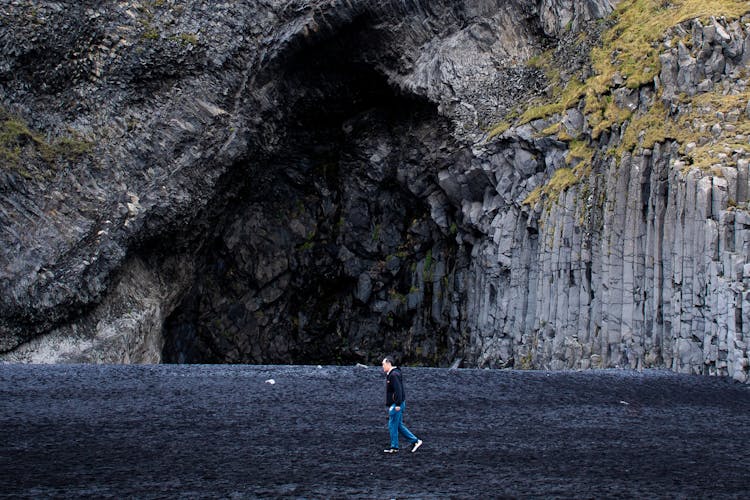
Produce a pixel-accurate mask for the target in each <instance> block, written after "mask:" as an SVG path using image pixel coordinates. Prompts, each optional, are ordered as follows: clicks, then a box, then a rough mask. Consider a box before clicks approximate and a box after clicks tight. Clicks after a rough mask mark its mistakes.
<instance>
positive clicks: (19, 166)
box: [0, 107, 92, 178]
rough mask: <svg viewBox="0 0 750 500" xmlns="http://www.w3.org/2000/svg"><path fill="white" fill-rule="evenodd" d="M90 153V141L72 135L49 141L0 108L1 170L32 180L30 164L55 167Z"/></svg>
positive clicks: (21, 120) (18, 118) (20, 119)
mask: <svg viewBox="0 0 750 500" xmlns="http://www.w3.org/2000/svg"><path fill="white" fill-rule="evenodd" d="M91 150H92V144H91V143H90V142H88V141H85V140H82V139H80V138H78V137H74V136H73V135H68V136H62V137H60V138H58V139H56V140H55V141H54V142H49V141H48V140H46V139H45V138H44V137H43V136H42V134H40V133H39V132H37V131H35V130H32V129H31V127H29V125H28V124H27V123H26V122H25V121H24V120H23V119H22V118H20V117H18V116H16V115H14V114H12V113H10V112H9V111H7V110H6V109H4V108H2V107H0V168H5V169H9V170H15V171H17V172H18V173H20V174H21V175H23V176H24V177H27V178H32V177H33V175H32V174H31V172H30V170H29V165H31V164H34V163H38V162H41V163H43V164H46V165H48V166H52V165H54V164H55V163H56V162H57V161H59V160H68V161H75V160H77V159H79V158H80V157H81V156H83V155H86V154H89V153H90V152H91Z"/></svg>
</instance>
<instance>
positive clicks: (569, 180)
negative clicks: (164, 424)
mask: <svg viewBox="0 0 750 500" xmlns="http://www.w3.org/2000/svg"><path fill="white" fill-rule="evenodd" d="M665 8H667V9H668V8H671V7H669V6H668V7H665ZM612 9H613V5H612V4H611V3H609V2H608V1H600V0H562V1H558V0H555V1H549V0H542V1H531V0H515V1H508V2H506V1H500V0H496V1H489V0H482V1H477V0H474V1H465V2H447V1H445V2H442V1H441V2H421V1H417V0H415V1H405V2H404V1H384V0H383V1H375V2H373V1H364V0H363V1H356V0H352V1H330V0H329V1H303V0H300V1H292V2H281V1H266V2H258V1H250V0H247V1H244V2H231V3H223V4H214V3H212V2H203V1H198V0H195V1H190V2H171V1H168V0H167V1H163V2H162V1H141V2H136V1H132V2H120V3H119V4H117V5H116V6H115V5H111V4H108V3H104V2H100V3H94V4H86V5H80V4H78V3H73V2H52V1H48V2H27V1H21V0H18V1H14V2H9V3H7V4H6V5H4V6H2V7H0V13H1V14H2V16H3V19H4V20H5V21H6V22H4V23H3V25H2V29H1V31H0V46H2V47H3V53H4V54H5V56H4V58H3V59H2V60H1V61H0V99H1V101H2V103H1V104H2V109H1V110H0V111H2V117H1V118H2V120H3V129H2V141H3V143H2V144H0V146H1V147H2V151H1V153H2V157H3V162H4V163H3V168H2V169H0V221H1V224H0V237H1V238H2V242H3V244H2V246H1V248H2V249H1V250H0V264H1V265H0V288H1V289H2V294H0V329H1V331H0V349H1V350H2V351H3V352H4V354H2V357H3V359H5V360H27V361H109V362H158V361H168V362H252V363H279V362H281V363H310V362H314V363H337V362H338V363H349V362H368V361H373V360H374V359H375V358H377V357H379V356H380V355H382V353H383V352H396V353H398V354H400V355H401V356H402V357H403V359H404V361H406V362H412V363H425V364H437V365H445V364H448V363H451V362H453V360H454V359H456V358H462V359H463V361H464V363H465V364H467V365H479V366H496V367H500V366H515V367H526V368H532V367H536V368H542V367H545V368H566V367H567V368H588V367H609V366H621V367H634V368H635V367H644V366H664V367H669V368H672V369H675V370H678V371H688V372H696V373H711V374H722V375H731V376H733V377H735V378H737V379H740V380H745V379H746V378H747V366H748V359H747V351H746V342H747V338H748V334H747V330H748V328H750V318H746V316H748V315H749V314H750V313H748V312H747V311H750V303H748V297H747V296H746V295H747V292H746V291H745V288H746V285H747V283H746V282H745V279H746V278H745V274H747V273H746V271H745V267H749V268H750V266H748V265H746V264H748V262H747V255H748V248H747V245H748V239H749V238H750V235H749V234H750V233H747V229H746V227H747V225H748V224H750V222H748V220H747V213H748V212H747V201H748V172H747V169H748V162H747V158H746V154H745V149H746V148H747V138H746V136H745V135H744V134H746V133H750V131H747V132H746V131H745V129H744V128H745V124H746V121H747V119H748V117H747V114H748V111H747V90H746V88H745V85H746V82H745V78H746V77H745V71H746V68H747V63H748V58H750V55H749V54H750V48H748V45H750V41H748V40H750V38H748V29H747V26H746V24H745V23H744V20H743V19H741V18H740V17H737V16H735V17H734V18H730V19H728V20H724V19H721V18H717V19H711V20H707V19H703V20H701V21H698V20H695V21H693V20H690V19H687V20H682V19H679V20H677V21H679V22H676V23H675V24H674V26H673V27H671V28H670V31H668V32H665V33H662V34H661V36H662V38H661V40H662V41H661V42H660V43H661V45H660V46H659V47H658V54H659V57H658V64H655V65H654V66H655V68H654V71H655V73H654V74H653V75H652V77H650V79H647V78H644V79H643V81H636V80H635V79H634V78H633V77H631V78H630V79H628V74H626V73H625V71H624V70H623V71H622V72H618V73H615V74H614V75H611V77H610V79H609V80H608V83H607V86H606V88H605V90H603V91H601V89H599V90H600V91H601V92H600V94H596V93H595V91H592V92H594V93H589V94H586V95H584V93H583V92H581V93H580V94H579V95H577V96H574V97H575V98H572V99H567V101H566V102H565V105H563V106H561V107H557V108H555V109H554V110H553V111H550V112H545V113H540V114H539V115H538V116H536V117H532V118H530V119H523V116H525V115H524V109H527V108H530V107H531V106H532V103H531V102H532V99H533V98H542V99H547V100H548V101H549V102H554V101H555V99H556V98H555V96H556V95H557V94H558V91H559V89H560V88H562V87H563V86H565V85H566V82H568V84H567V85H568V87H570V83H569V82H575V81H581V82H587V81H591V80H590V79H589V80H587V78H590V77H591V76H592V75H596V74H597V71H599V70H598V69H597V67H596V65H595V64H594V63H593V61H592V58H591V56H590V50H591V48H592V47H596V46H598V45H601V44H602V43H604V44H606V40H605V42H600V36H601V35H602V33H604V32H605V31H606V30H607V29H608V28H609V26H611V25H613V24H615V23H616V22H617V20H608V17H607V16H608V15H609V13H610V12H611V11H612ZM621 16H622V17H624V15H622V14H621ZM688 34H689V35H690V36H689V37H688V36H687V35H688ZM688 38H689V41H687V42H686V40H688ZM655 45H658V44H655ZM544 54H553V57H552V59H553V61H552V63H551V66H558V67H560V66H562V67H561V68H560V71H558V72H556V73H554V74H553V72H551V71H550V69H549V67H548V66H550V65H548V66H547V67H546V66H545V64H539V63H538V61H539V59H540V57H544ZM613 54H614V53H613ZM613 54H610V56H611V58H612V59H616V57H617V56H616V54H614V55H613ZM561 62H562V63H563V64H560V63H561ZM656 66H658V68H656ZM644 71H647V70H644ZM555 75H558V76H555ZM568 87H566V88H568ZM594 87H595V86H592V88H594ZM566 95H567V94H566ZM719 97H726V99H720V98H719ZM596 99H599V100H600V101H601V102H603V103H604V102H606V103H607V104H603V105H602V106H604V108H606V109H605V110H604V111H602V112H601V113H600V114H596V112H595V111H592V108H594V107H595V106H594V105H593V104H592V103H593V102H594V101H595V100H596ZM729 101H731V103H730V104H728V102H729ZM597 102H598V101H597ZM604 108H603V109H604ZM657 108H658V109H664V110H666V111H665V113H666V114H665V115H664V117H665V120H666V121H665V122H663V123H667V122H668V123H672V124H673V125H669V126H666V125H665V126H664V127H661V128H662V129H664V130H665V131H666V132H664V133H662V134H656V137H653V136H654V134H653V133H652V132H651V130H652V129H653V128H654V126H653V123H652V122H653V116H654V109H657ZM518 116H521V117H522V119H518V118H516V117H518ZM612 116H616V117H617V118H612ZM649 120H651V121H649ZM498 121H508V125H506V126H496V124H497V122H498ZM679 128H683V129H685V130H693V131H694V134H693V135H690V134H687V135H684V134H679V133H677V129H679ZM672 129H675V130H672ZM489 130H492V132H489V133H488V132H487V131H489ZM700 137H704V139H701V138H700Z"/></svg>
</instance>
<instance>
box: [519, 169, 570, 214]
mask: <svg viewBox="0 0 750 500" xmlns="http://www.w3.org/2000/svg"><path fill="white" fill-rule="evenodd" d="M579 181H580V177H579V176H578V175H576V173H575V172H574V171H573V169H572V168H567V167H563V168H558V169H557V170H555V173H554V174H552V178H551V179H550V180H549V181H548V182H547V183H546V184H544V185H543V186H539V187H537V188H536V189H534V190H533V191H532V192H531V193H530V194H529V195H528V196H527V197H526V199H525V200H523V204H524V205H531V206H534V205H536V203H537V202H538V201H539V200H540V199H542V198H543V197H544V198H547V199H554V200H557V198H558V197H559V196H560V194H561V193H563V192H564V191H565V190H567V189H568V188H569V187H571V186H573V185H575V184H577V183H578V182H579Z"/></svg>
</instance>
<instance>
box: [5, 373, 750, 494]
mask: <svg viewBox="0 0 750 500" xmlns="http://www.w3.org/2000/svg"><path fill="white" fill-rule="evenodd" d="M404 378H405V384H406V390H407V400H408V403H409V406H408V409H407V414H406V423H407V425H408V426H409V427H410V428H411V429H412V430H413V431H414V432H415V433H416V434H417V435H418V436H419V437H421V438H422V439H423V440H424V443H425V444H424V446H423V447H422V448H421V449H420V450H419V451H418V452H417V453H414V454H412V453H409V452H408V451H406V449H402V451H401V452H400V453H398V454H397V455H394V456H389V455H385V454H384V453H383V448H384V447H386V446H387V445H388V435H387V429H386V427H385V426H386V418H385V417H386V412H385V404H384V401H383V400H384V394H383V393H384V390H383V375H382V372H381V371H380V368H379V367H369V368H363V367H325V368H318V367H257V366H256V367H253V366H176V365H172V366H167V365H162V366H19V365H0V429H1V430H0V432H1V433H2V435H1V437H0V477H1V478H2V480H1V482H0V497H3V498H16V497H24V498H26V497H28V498H32V497H33V498H39V497H54V498H78V497H95V498H106V497H116V498H123V497H130V498H133V497H136V498H170V497H180V498H184V497H187V498H205V497H212V498H213V497H216V498H276V497H292V498H386V499H387V498H498V497H505V496H508V497H523V498H533V497H538V498H633V497H637V498H658V497H665V498H706V497H717V498H727V497H737V498H739V497H745V496H746V495H747V494H748V490H750V470H749V469H750V460H749V459H748V451H749V450H750V389H748V387H747V386H744V385H741V384H738V383H734V382H731V381H728V380H725V379H717V378H705V377H695V376H692V377H691V376H680V375H674V374H670V373H664V372H644V373H641V374H638V373H633V372H628V371H599V372H520V371H490V370H440V369H427V368H405V369H404ZM269 379H274V380H275V382H276V383H275V384H270V383H266V381H267V380H269ZM403 444H405V443H402V446H403Z"/></svg>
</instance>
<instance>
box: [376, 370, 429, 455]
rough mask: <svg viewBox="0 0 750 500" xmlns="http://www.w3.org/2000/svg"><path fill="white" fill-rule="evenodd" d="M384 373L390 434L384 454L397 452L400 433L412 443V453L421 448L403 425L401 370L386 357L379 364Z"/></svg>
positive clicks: (404, 396) (403, 394)
mask: <svg viewBox="0 0 750 500" xmlns="http://www.w3.org/2000/svg"><path fill="white" fill-rule="evenodd" d="M381 364H382V365H383V371H384V372H385V404H386V406H387V407H388V431H389V432H390V433H391V447H390V448H386V449H385V450H384V451H385V452H386V453H396V452H398V434H399V433H401V434H403V435H404V437H405V438H406V439H407V440H409V442H411V443H412V445H413V446H412V448H411V452H412V453H414V452H415V451H417V449H418V448H419V447H420V446H422V440H421V439H419V438H417V436H415V435H414V434H412V433H411V431H410V430H409V429H407V428H406V426H405V425H404V412H405V411H406V395H405V393H404V382H403V379H402V378H401V370H399V368H398V367H396V366H393V359H392V358H391V357H390V356H387V357H386V358H385V359H383V362H382V363H381Z"/></svg>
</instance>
